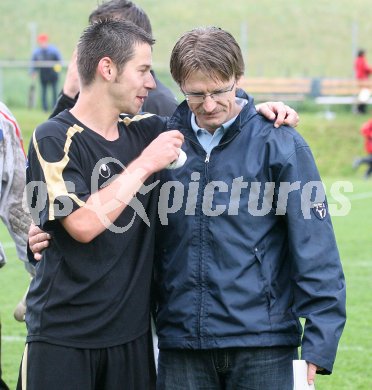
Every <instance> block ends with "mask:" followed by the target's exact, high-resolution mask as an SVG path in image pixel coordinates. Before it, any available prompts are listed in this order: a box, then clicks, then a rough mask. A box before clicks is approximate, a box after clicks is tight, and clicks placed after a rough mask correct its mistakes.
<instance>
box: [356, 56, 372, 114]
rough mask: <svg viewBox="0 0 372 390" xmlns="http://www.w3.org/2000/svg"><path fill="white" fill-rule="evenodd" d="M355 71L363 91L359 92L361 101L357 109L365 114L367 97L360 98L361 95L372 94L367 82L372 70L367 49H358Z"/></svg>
mask: <svg viewBox="0 0 372 390" xmlns="http://www.w3.org/2000/svg"><path fill="white" fill-rule="evenodd" d="M354 71H355V78H356V79H357V81H358V85H359V87H360V88H361V92H360V94H359V95H360V96H359V100H360V101H359V104H358V106H357V109H358V112H359V113H361V114H364V113H365V112H366V109H367V104H366V103H365V102H364V100H365V99H364V98H363V99H360V97H364V96H368V97H369V95H370V94H369V91H368V86H367V83H366V82H367V80H368V78H369V75H370V74H371V72H372V68H371V67H370V66H369V65H368V62H367V59H366V53H365V50H363V49H360V50H359V51H358V54H357V56H356V58H355V62H354ZM362 100H363V101H362ZM367 100H368V99H367Z"/></svg>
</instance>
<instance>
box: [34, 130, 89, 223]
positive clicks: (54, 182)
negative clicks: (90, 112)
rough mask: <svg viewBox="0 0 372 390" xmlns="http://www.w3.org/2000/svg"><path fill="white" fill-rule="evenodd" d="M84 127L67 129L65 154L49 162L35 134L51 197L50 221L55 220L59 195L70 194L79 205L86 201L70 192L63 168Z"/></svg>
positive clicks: (38, 153) (39, 157)
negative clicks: (41, 152) (42, 153)
mask: <svg viewBox="0 0 372 390" xmlns="http://www.w3.org/2000/svg"><path fill="white" fill-rule="evenodd" d="M83 130H84V129H83V128H82V127H80V126H78V125H74V126H72V127H70V128H69V129H68V130H67V139H66V143H65V146H64V148H63V151H64V152H65V155H64V156H63V158H62V159H61V160H60V161H56V162H49V161H45V160H44V159H43V157H42V156H41V154H40V150H39V145H38V144H37V141H36V137H35V133H34V134H33V144H34V148H35V151H36V154H37V157H38V160H39V163H40V166H41V168H42V170H43V172H44V177H45V182H46V186H47V191H48V199H49V212H48V219H49V221H53V220H54V219H55V215H54V201H55V199H56V198H57V197H58V196H64V195H65V196H68V197H69V198H71V199H72V200H74V201H75V202H76V203H77V204H78V205H79V206H83V205H84V204H85V202H83V201H82V200H80V199H79V198H78V197H77V196H76V195H75V194H73V193H69V192H68V191H67V187H66V183H65V181H64V180H63V176H62V173H63V170H64V169H65V168H66V166H67V164H68V162H69V161H70V157H69V156H68V152H69V150H70V146H71V143H72V137H73V136H74V135H75V134H76V133H81V132H82V131H83Z"/></svg>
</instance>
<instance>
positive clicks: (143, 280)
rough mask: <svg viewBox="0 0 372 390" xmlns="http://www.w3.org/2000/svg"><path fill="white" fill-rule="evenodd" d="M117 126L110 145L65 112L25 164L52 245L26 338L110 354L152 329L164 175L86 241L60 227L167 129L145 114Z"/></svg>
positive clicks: (38, 133)
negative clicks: (152, 285) (156, 232)
mask: <svg viewBox="0 0 372 390" xmlns="http://www.w3.org/2000/svg"><path fill="white" fill-rule="evenodd" d="M118 129H119V138H118V139H117V140H115V141H108V140H106V139H105V138H103V137H102V136H100V135H99V134H98V133H96V132H94V131H92V130H90V129H88V128H86V127H85V126H84V125H83V124H82V123H80V122H79V121H78V120H77V119H76V118H74V117H73V116H72V115H71V114H70V113H69V112H68V111H64V112H62V113H61V114H59V115H58V116H57V117H55V118H53V119H50V120H48V121H47V122H45V123H44V124H42V125H40V126H39V127H38V128H37V129H36V130H35V132H34V135H33V140H32V141H31V143H30V149H29V156H28V159H29V167H28V168H27V183H28V187H29V194H30V196H29V205H30V207H31V209H32V214H33V217H34V219H35V221H36V223H37V224H38V225H39V226H40V227H41V228H43V229H44V230H48V231H49V232H51V234H52V236H53V239H52V241H51V242H50V246H49V248H47V249H46V250H45V251H44V252H43V259H42V261H41V262H40V263H39V264H38V265H37V273H36V276H35V278H34V280H33V282H32V284H31V287H30V292H29V295H28V298H27V314H26V322H27V328H28V336H27V341H28V342H30V341H36V340H37V341H45V342H49V343H53V344H59V345H65V346H71V347H82V348H104V347H109V346H114V345H119V344H123V343H126V342H128V341H130V340H133V339H135V338H136V337H138V336H140V335H142V334H144V333H145V332H146V331H147V329H148V323H149V295H150V293H149V291H150V281H151V272H152V262H153V246H154V227H155V218H156V207H157V200H158V189H159V184H157V185H156V180H157V176H156V175H152V176H151V177H150V178H149V179H148V180H147V181H146V182H145V185H144V186H143V187H142V189H141V190H140V192H139V193H138V194H137V196H136V197H135V198H134V199H133V201H132V202H131V203H130V204H129V205H128V206H127V207H126V209H125V210H124V211H123V213H122V214H121V215H120V216H119V218H118V219H117V220H116V221H115V223H114V224H113V225H111V226H109V228H108V229H107V230H105V231H104V232H103V233H101V234H100V235H99V236H97V237H96V238H95V239H94V240H92V241H91V242H89V243H87V244H82V243H80V242H77V241H75V240H74V239H73V238H72V237H71V236H70V235H69V234H68V233H67V232H66V231H65V230H64V228H63V226H62V224H61V223H60V219H61V218H63V217H64V216H66V215H69V214H70V213H72V212H73V211H74V210H76V209H77V208H79V207H81V206H82V205H84V204H85V201H86V200H87V198H88V197H89V196H90V194H91V193H93V192H95V191H97V190H98V189H99V188H101V187H102V186H104V185H105V184H107V183H108V182H109V181H110V180H112V178H113V177H114V176H115V175H116V174H119V173H120V172H122V170H123V169H124V168H125V166H127V165H128V164H129V163H130V162H131V161H132V160H133V159H135V158H136V157H138V156H139V154H140V153H141V151H142V150H143V149H144V148H145V147H146V146H147V145H148V144H149V143H150V142H151V141H152V140H153V139H154V138H155V137H156V136H157V135H158V134H159V132H161V131H163V130H165V129H166V123H165V120H164V119H162V118H160V117H157V116H154V115H149V114H147V115H138V116H135V117H133V118H128V117H127V118H125V119H124V120H122V119H120V120H119V122H118ZM152 187H153V188H152ZM30 188H31V190H30ZM32 188H33V190H32ZM151 188H152V189H151ZM98 207H101V208H102V209H104V208H105V207H109V205H98ZM148 225H150V226H148Z"/></svg>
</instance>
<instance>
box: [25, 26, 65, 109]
mask: <svg viewBox="0 0 372 390" xmlns="http://www.w3.org/2000/svg"><path fill="white" fill-rule="evenodd" d="M48 40H49V38H48V35H47V34H44V33H42V34H39V35H38V37H37V43H38V47H37V48H36V49H35V50H34V51H33V53H32V56H31V77H32V78H33V79H35V78H36V77H37V74H39V79H40V85H41V104H42V108H43V110H44V111H45V112H47V111H49V110H50V109H51V108H52V107H54V106H55V104H56V102H57V84H58V76H59V72H60V70H61V64H60V62H61V61H62V56H61V54H60V52H59V50H58V49H57V47H56V46H54V45H51V44H50V43H49V42H48ZM44 61H45V63H43V62H44ZM48 62H51V63H48ZM49 89H50V92H51V94H52V95H51V103H50V104H49V103H48V90H49Z"/></svg>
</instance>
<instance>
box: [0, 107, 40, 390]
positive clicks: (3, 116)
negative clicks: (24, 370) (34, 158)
mask: <svg viewBox="0 0 372 390" xmlns="http://www.w3.org/2000/svg"><path fill="white" fill-rule="evenodd" d="M0 177H1V182H0V218H1V220H2V222H3V223H4V224H5V226H6V227H7V229H8V231H9V234H10V235H11V237H12V239H13V240H14V242H15V245H16V250H17V255H18V257H19V258H20V259H21V260H23V261H24V262H25V266H26V269H27V270H28V271H29V272H30V273H31V274H32V273H33V266H32V265H31V264H30V263H28V261H27V254H26V244H27V233H28V229H29V226H30V223H31V217H30V215H29V213H28V212H26V211H25V210H27V208H25V207H24V205H23V204H22V198H23V191H24V188H25V182H26V178H25V177H26V156H25V152H24V149H23V144H22V137H21V132H20V129H19V126H18V124H17V121H16V119H15V118H14V116H13V115H12V113H11V112H10V111H9V109H8V107H6V105H5V104H3V103H2V102H0ZM5 261H6V260H5V252H4V249H3V247H2V245H1V243H0V267H2V266H3V265H5ZM0 336H1V323H0ZM0 355H1V337H0ZM4 389H8V386H7V385H6V384H5V383H4V381H3V380H2V379H1V359H0V390H4Z"/></svg>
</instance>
